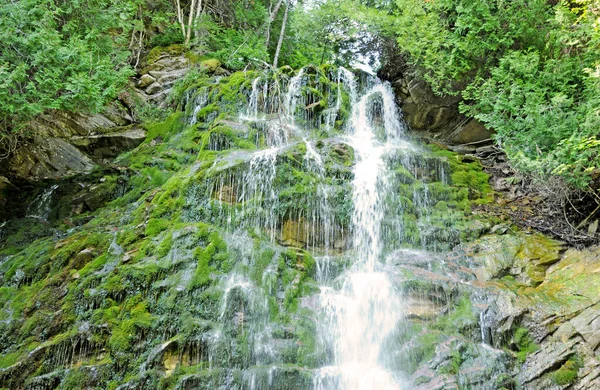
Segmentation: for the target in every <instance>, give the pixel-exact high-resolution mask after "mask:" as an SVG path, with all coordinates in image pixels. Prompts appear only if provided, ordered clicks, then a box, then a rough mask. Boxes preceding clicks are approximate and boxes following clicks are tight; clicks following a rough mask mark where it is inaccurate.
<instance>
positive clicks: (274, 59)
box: [273, 0, 290, 68]
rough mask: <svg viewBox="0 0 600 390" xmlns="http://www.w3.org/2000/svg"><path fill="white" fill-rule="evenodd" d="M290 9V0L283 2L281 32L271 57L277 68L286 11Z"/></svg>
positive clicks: (285, 22)
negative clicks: (283, 10) (273, 54)
mask: <svg viewBox="0 0 600 390" xmlns="http://www.w3.org/2000/svg"><path fill="white" fill-rule="evenodd" d="M289 10H290V0H286V2H285V12H284V14H283V22H282V23H281V32H280V33H279V40H278V41H277V49H276V50H275V56H274V57H273V68H277V61H278V60H279V53H280V52H281V44H282V43H283V38H284V37H285V27H286V25H287V19H288V12H289Z"/></svg>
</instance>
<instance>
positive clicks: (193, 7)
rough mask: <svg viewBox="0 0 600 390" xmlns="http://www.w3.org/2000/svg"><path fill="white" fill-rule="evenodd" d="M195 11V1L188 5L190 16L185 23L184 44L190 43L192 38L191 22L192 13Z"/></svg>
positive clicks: (192, 18)
mask: <svg viewBox="0 0 600 390" xmlns="http://www.w3.org/2000/svg"><path fill="white" fill-rule="evenodd" d="M195 10H196V0H192V4H191V5H190V14H189V16H188V23H187V32H186V34H185V44H186V45H187V44H188V43H190V38H191V37H192V22H193V21H194V13H195Z"/></svg>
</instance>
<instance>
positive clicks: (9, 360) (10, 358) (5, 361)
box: [0, 352, 23, 368]
mask: <svg viewBox="0 0 600 390" xmlns="http://www.w3.org/2000/svg"><path fill="white" fill-rule="evenodd" d="M21 355H23V353H22V352H12V353H6V354H3V355H0V368H6V367H10V366H12V365H13V364H15V363H16V362H17V361H19V358H20V357H21Z"/></svg>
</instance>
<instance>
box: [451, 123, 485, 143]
mask: <svg viewBox="0 0 600 390" xmlns="http://www.w3.org/2000/svg"><path fill="white" fill-rule="evenodd" d="M492 134H493V132H492V131H491V130H488V129H487V128H486V127H485V126H484V125H483V123H481V122H479V121H478V120H477V119H471V120H470V121H469V122H467V124H466V125H464V126H462V127H459V128H458V129H457V131H456V132H455V133H454V135H453V136H452V139H451V141H452V142H456V143H459V144H469V143H473V142H479V141H483V140H487V139H490V137H491V136H492Z"/></svg>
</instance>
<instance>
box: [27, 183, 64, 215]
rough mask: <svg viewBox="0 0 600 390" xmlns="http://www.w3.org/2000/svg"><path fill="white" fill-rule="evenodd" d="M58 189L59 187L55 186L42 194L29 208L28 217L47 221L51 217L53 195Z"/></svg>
mask: <svg viewBox="0 0 600 390" xmlns="http://www.w3.org/2000/svg"><path fill="white" fill-rule="evenodd" d="M57 188H58V185H57V184H54V185H52V186H51V187H50V188H48V189H46V190H44V191H43V192H41V193H40V194H39V195H38V196H37V197H36V198H35V199H34V200H33V202H32V203H31V204H30V205H29V207H28V208H27V217H28V218H37V219H40V220H42V221H46V220H47V219H48V216H49V215H50V205H51V203H52V195H53V194H54V191H56V189H57Z"/></svg>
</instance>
